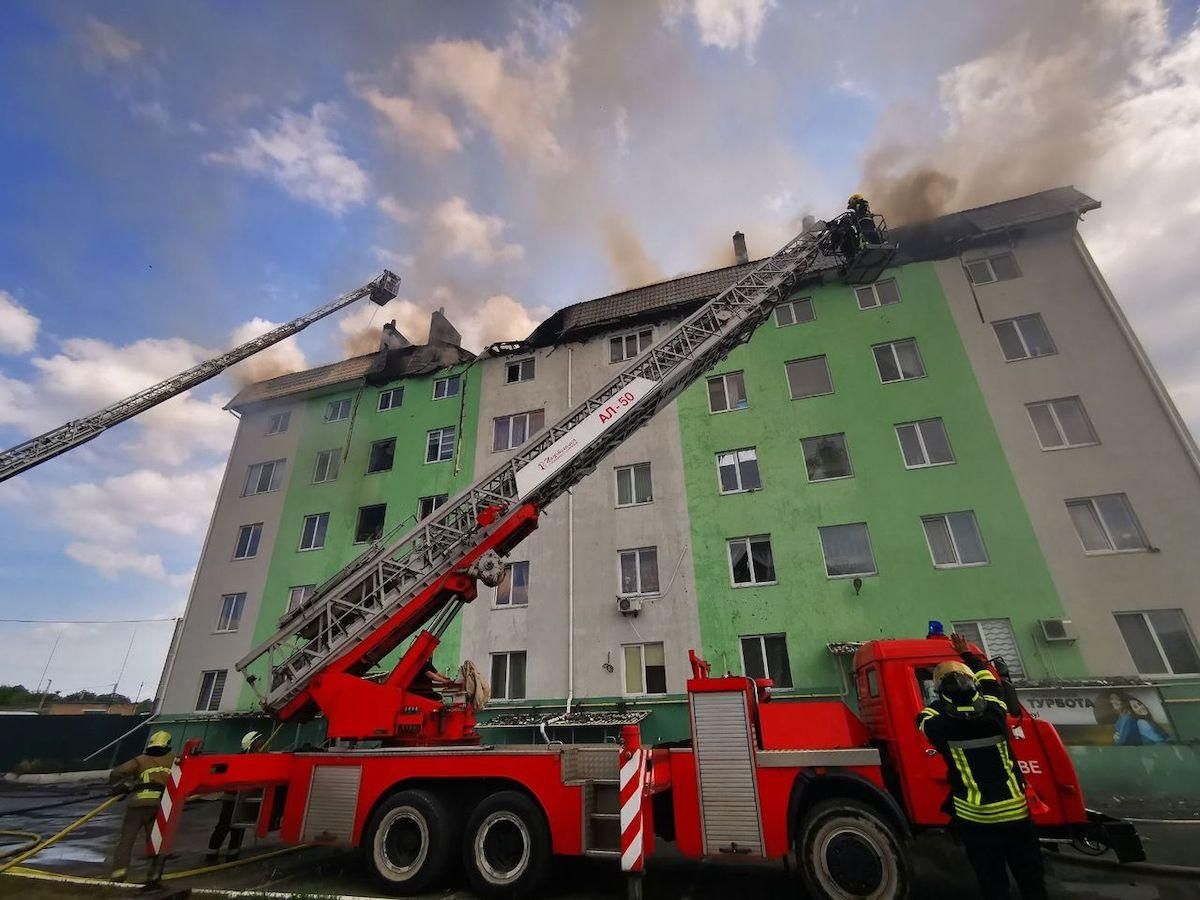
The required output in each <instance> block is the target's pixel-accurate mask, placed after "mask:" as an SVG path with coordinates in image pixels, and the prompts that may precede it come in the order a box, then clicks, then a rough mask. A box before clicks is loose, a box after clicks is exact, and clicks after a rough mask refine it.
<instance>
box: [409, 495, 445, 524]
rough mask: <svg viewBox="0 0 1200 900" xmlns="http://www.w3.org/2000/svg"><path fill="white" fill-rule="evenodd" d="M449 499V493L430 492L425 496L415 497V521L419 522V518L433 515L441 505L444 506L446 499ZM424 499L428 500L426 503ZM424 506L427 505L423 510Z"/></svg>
mask: <svg viewBox="0 0 1200 900" xmlns="http://www.w3.org/2000/svg"><path fill="white" fill-rule="evenodd" d="M449 499H450V495H449V494H430V495H429V496H427V497H418V498H417V521H418V522H420V521H421V520H423V519H425V517H427V516H431V515H433V514H434V513H435V512H437V511H438V510H439V509H440V508H441V507H443V506H445V505H446V501H447V500H449ZM426 501H428V503H427V502H426ZM426 506H428V507H429V510H428V511H425V507H426Z"/></svg>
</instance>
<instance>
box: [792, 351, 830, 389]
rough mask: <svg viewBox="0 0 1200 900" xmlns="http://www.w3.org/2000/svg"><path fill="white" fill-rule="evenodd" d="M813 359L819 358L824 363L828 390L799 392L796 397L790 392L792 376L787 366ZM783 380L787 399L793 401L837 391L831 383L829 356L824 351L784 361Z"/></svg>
mask: <svg viewBox="0 0 1200 900" xmlns="http://www.w3.org/2000/svg"><path fill="white" fill-rule="evenodd" d="M814 359H819V360H821V362H823V363H824V364H825V376H826V380H827V381H828V382H829V390H827V391H822V392H821V393H819V394H801V395H800V396H799V397H797V396H796V395H795V394H793V393H792V376H791V373H790V372H789V371H788V366H790V365H792V364H793V363H806V362H811V361H812V360H814ZM783 382H784V385H785V386H786V387H787V393H788V399H789V400H793V401H795V400H811V399H813V398H814V397H828V396H830V395H832V394H835V393H837V391H836V389H835V388H834V385H833V372H832V371H831V370H830V368H829V357H828V356H827V355H826V354H824V353H818V354H816V355H815V356H802V357H800V358H799V359H789V360H788V361H787V362H785V363H784V364H783Z"/></svg>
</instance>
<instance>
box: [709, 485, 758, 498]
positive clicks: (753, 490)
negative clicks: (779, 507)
mask: <svg viewBox="0 0 1200 900" xmlns="http://www.w3.org/2000/svg"><path fill="white" fill-rule="evenodd" d="M762 490H763V489H762V488H760V487H756V488H741V489H740V490H736V491H717V495H718V496H720V497H733V496H735V495H737V494H761V493H762Z"/></svg>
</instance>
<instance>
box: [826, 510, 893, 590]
mask: <svg viewBox="0 0 1200 900" xmlns="http://www.w3.org/2000/svg"><path fill="white" fill-rule="evenodd" d="M853 525H861V526H862V528H863V531H864V532H866V535H867V550H868V551H869V552H870V554H871V565H872V566H874V570H873V571H871V572H845V573H843V574H839V575H831V574H830V572H829V557H827V556H826V555H825V542H824V541H823V540H822V539H821V532H822V531H823V530H824V529H826V528H848V527H850V526H853ZM817 545H818V546H819V547H820V548H821V564H822V565H823V566H824V567H825V578H826V580H828V581H841V580H844V579H846V578H873V577H875V576H877V575H878V574H879V560H877V559H876V558H875V544H874V543H873V542H872V541H871V527H870V525H868V524H867V523H866V522H838V523H837V524H835V525H818V526H817Z"/></svg>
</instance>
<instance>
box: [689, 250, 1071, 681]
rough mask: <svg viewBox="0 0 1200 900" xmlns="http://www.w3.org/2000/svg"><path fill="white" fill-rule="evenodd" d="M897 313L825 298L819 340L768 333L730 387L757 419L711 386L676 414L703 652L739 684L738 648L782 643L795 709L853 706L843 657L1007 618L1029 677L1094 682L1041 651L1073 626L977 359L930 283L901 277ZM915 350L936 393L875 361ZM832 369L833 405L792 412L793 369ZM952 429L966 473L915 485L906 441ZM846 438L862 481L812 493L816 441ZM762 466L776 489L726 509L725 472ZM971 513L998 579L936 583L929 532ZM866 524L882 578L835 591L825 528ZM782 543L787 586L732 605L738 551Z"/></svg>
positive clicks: (816, 330) (951, 575)
mask: <svg viewBox="0 0 1200 900" xmlns="http://www.w3.org/2000/svg"><path fill="white" fill-rule="evenodd" d="M894 274H895V276H896V277H897V279H898V281H899V284H900V290H901V295H902V298H903V300H902V302H901V303H899V304H895V305H890V306H885V307H880V308H875V309H871V310H865V311H864V310H860V309H859V308H858V306H857V304H856V302H855V297H854V294H853V292H852V290H851V289H850V288H848V287H846V286H844V285H829V286H824V287H819V288H817V289H815V290H812V291H807V290H806V291H803V292H800V293H799V294H797V296H811V297H812V298H813V305H814V308H815V312H816V320H815V321H813V322H808V323H803V324H799V325H792V326H788V327H784V328H778V327H776V325H775V323H774V320H772V321H770V322H768V323H766V324H765V325H763V327H761V328H760V329H759V330H758V332H757V333H756V334H755V336H754V338H753V340H752V341H751V342H750V343H749V344H747V345H745V346H743V347H739V348H738V349H737V350H736V351H734V353H732V354H731V355H730V357H729V359H728V360H726V361H725V362H724V363H723V364H722V365H721V366H720V368H719V369H718V370H716V371H717V372H734V371H739V370H741V371H743V372H744V373H745V381H746V391H747V396H748V399H749V408H747V409H745V410H737V411H733V412H724V413H717V414H712V413H710V412H709V410H708V399H707V391H706V386H705V383H704V382H703V381H701V382H700V383H698V384H696V385H693V386H692V387H691V388H690V389H688V390H687V391H686V392H685V393H684V394H682V395H681V396H680V398H679V400H678V403H679V426H680V432H681V439H682V442H683V458H684V468H685V473H684V478H685V484H686V488H687V492H688V510H689V515H690V518H691V526H692V539H693V558H694V560H695V570H696V572H695V574H696V593H697V602H698V605H699V616H700V633H701V636H702V639H703V643H704V650H705V653H706V655H707V657H708V659H709V661H710V662H712V663H713V665H714V667H716V668H720V669H724V668H726V667H728V668H730V669H732V670H733V671H735V672H736V671H740V670H741V656H740V651H739V643H738V636H739V635H744V634H761V633H771V632H785V633H787V636H788V652H789V657H790V662H791V667H792V675H793V681H794V684H795V687H796V690H797V691H798V692H823V691H832V692H838V691H841V690H842V677H841V674H840V673H839V671H838V668H837V664H836V662H835V660H834V659H833V658H832V657H831V656H830V654H829V653H828V652H827V650H826V648H825V645H826V643H827V642H829V641H846V640H867V639H871V638H880V637H913V636H920V635H922V634H924V633H925V629H926V622H927V620H929V619H935V618H936V619H942V620H944V621H946V622H947V623H948V622H949V621H950V620H952V619H976V618H1009V619H1011V621H1012V625H1013V628H1014V630H1015V632H1016V634H1017V638H1018V641H1019V644H1020V648H1021V655H1022V657H1023V660H1024V663H1025V667H1026V670H1027V672H1028V674H1029V675H1030V676H1031V677H1042V676H1051V675H1058V676H1062V677H1071V676H1077V675H1082V674H1083V663H1082V659H1081V657H1080V655H1079V653H1078V652H1077V651H1076V650H1075V649H1074V648H1073V647H1066V648H1061V649H1060V648H1053V649H1051V648H1046V647H1042V646H1040V645H1038V644H1036V643H1035V641H1034V639H1033V637H1032V629H1033V627H1034V625H1035V619H1037V618H1041V617H1047V616H1056V615H1061V614H1062V607H1061V604H1060V602H1059V599H1058V595H1057V592H1056V590H1055V588H1054V585H1053V582H1052V580H1051V576H1050V574H1049V571H1048V569H1047V566H1046V563H1045V560H1044V558H1043V556H1042V552H1041V548H1040V547H1039V545H1038V542H1037V540H1036V538H1035V536H1034V532H1033V528H1032V526H1031V524H1030V521H1029V517H1028V515H1027V513H1026V511H1025V508H1024V505H1023V503H1022V501H1021V498H1020V495H1019V494H1018V492H1017V487H1016V484H1015V482H1014V479H1013V476H1012V472H1011V471H1010V469H1009V467H1008V462H1007V460H1006V458H1005V455H1004V452H1003V450H1002V448H1001V445H1000V442H999V439H998V437H997V435H996V432H995V429H994V428H993V426H992V422H991V418H990V416H989V415H988V412H987V408H986V406H985V404H984V400H983V397H982V395H981V393H980V390H979V387H978V385H977V383H976V381H975V376H974V374H973V371H972V369H971V366H970V363H969V361H968V358H967V355H966V351H965V349H964V348H963V345H962V342H961V340H960V338H959V335H958V331H957V329H956V326H955V324H954V320H953V318H952V316H951V314H950V310H949V308H948V307H947V305H946V299H945V296H944V295H943V293H942V290H941V287H940V286H939V283H938V280H937V277H936V275H935V273H934V269H933V266H932V265H930V264H927V263H919V264H913V265H909V266H906V267H904V268H903V269H901V270H898V271H897V272H895V273H894ZM914 337H915V338H916V339H917V343H918V346H919V348H920V352H921V355H922V358H923V360H924V363H925V369H926V372H927V377H925V378H921V379H917V380H912V381H903V382H897V383H891V384H882V383H881V382H880V380H879V374H878V371H877V369H876V366H875V361H874V357H873V354H872V352H871V347H872V345H874V344H878V343H881V342H884V341H889V340H896V339H903V338H914ZM819 354H825V355H826V356H827V357H828V363H829V369H830V373H831V376H832V381H833V388H834V393H833V394H830V395H826V396H821V397H812V398H808V399H803V400H792V399H791V398H790V395H789V390H788V383H787V378H786V374H785V368H784V364H785V363H786V362H787V361H789V360H794V359H802V358H806V357H810V356H816V355H819ZM933 417H941V418H942V419H943V420H944V422H945V425H946V430H947V433H948V435H949V439H950V444H951V447H952V448H953V451H954V455H955V458H956V462H955V464H953V465H947V466H939V467H934V468H929V469H917V470H906V469H905V468H904V465H903V461H902V459H901V455H900V448H899V445H898V442H897V439H896V433H895V428H894V426H895V424H897V423H901V422H909V421H913V420H917V419H924V418H933ZM840 432H844V433H845V434H846V440H847V446H848V450H849V455H850V459H851V463H852V466H853V470H854V477H852V478H848V479H843V480H838V481H828V482H823V483H816V484H810V483H808V480H807V474H806V470H805V465H804V457H803V454H802V452H801V446H800V440H801V438H803V437H809V436H819V435H825V434H833V433H840ZM747 446H756V447H757V448H758V458H759V467H760V470H761V473H762V481H763V489H762V490H761V491H759V492H755V493H750V494H735V495H727V496H722V495H720V494H719V493H718V487H717V475H716V464H715V455H716V454H717V453H718V452H719V451H724V450H730V449H734V448H741V447H747ZM967 509H971V510H974V511H975V515H976V520H977V522H978V524H979V529H980V532H981V534H982V536H983V541H984V545H985V547H986V548H987V553H988V556H989V559H990V564H989V565H985V566H979V567H973V568H963V569H955V570H938V569H935V568H934V567H933V563H932V561H931V559H930V555H929V550H928V546H927V544H926V541H925V535H924V530H923V528H922V525H921V516H922V515H927V514H934V513H945V512H956V511H960V510H967ZM853 522H866V523H867V525H868V529H869V532H870V538H871V544H872V547H873V550H874V555H875V562H876V566H877V568H878V570H879V574H878V575H877V576H873V577H867V578H864V584H863V586H862V591H861V594H860V595H859V596H855V592H854V588H853V586H852V583H851V579H848V578H846V579H830V578H827V577H826V574H825V567H824V562H823V558H822V555H821V547H820V541H819V538H818V533H817V527H818V526H819V525H840V524H847V523H853ZM758 534H770V535H771V542H772V547H773V550H774V556H775V567H776V572H777V579H778V583H777V584H775V585H771V586H762V587H747V588H734V587H731V584H730V573H729V564H728V556H727V550H726V545H725V541H726V539H727V538H733V537H741V536H748V535H758Z"/></svg>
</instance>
